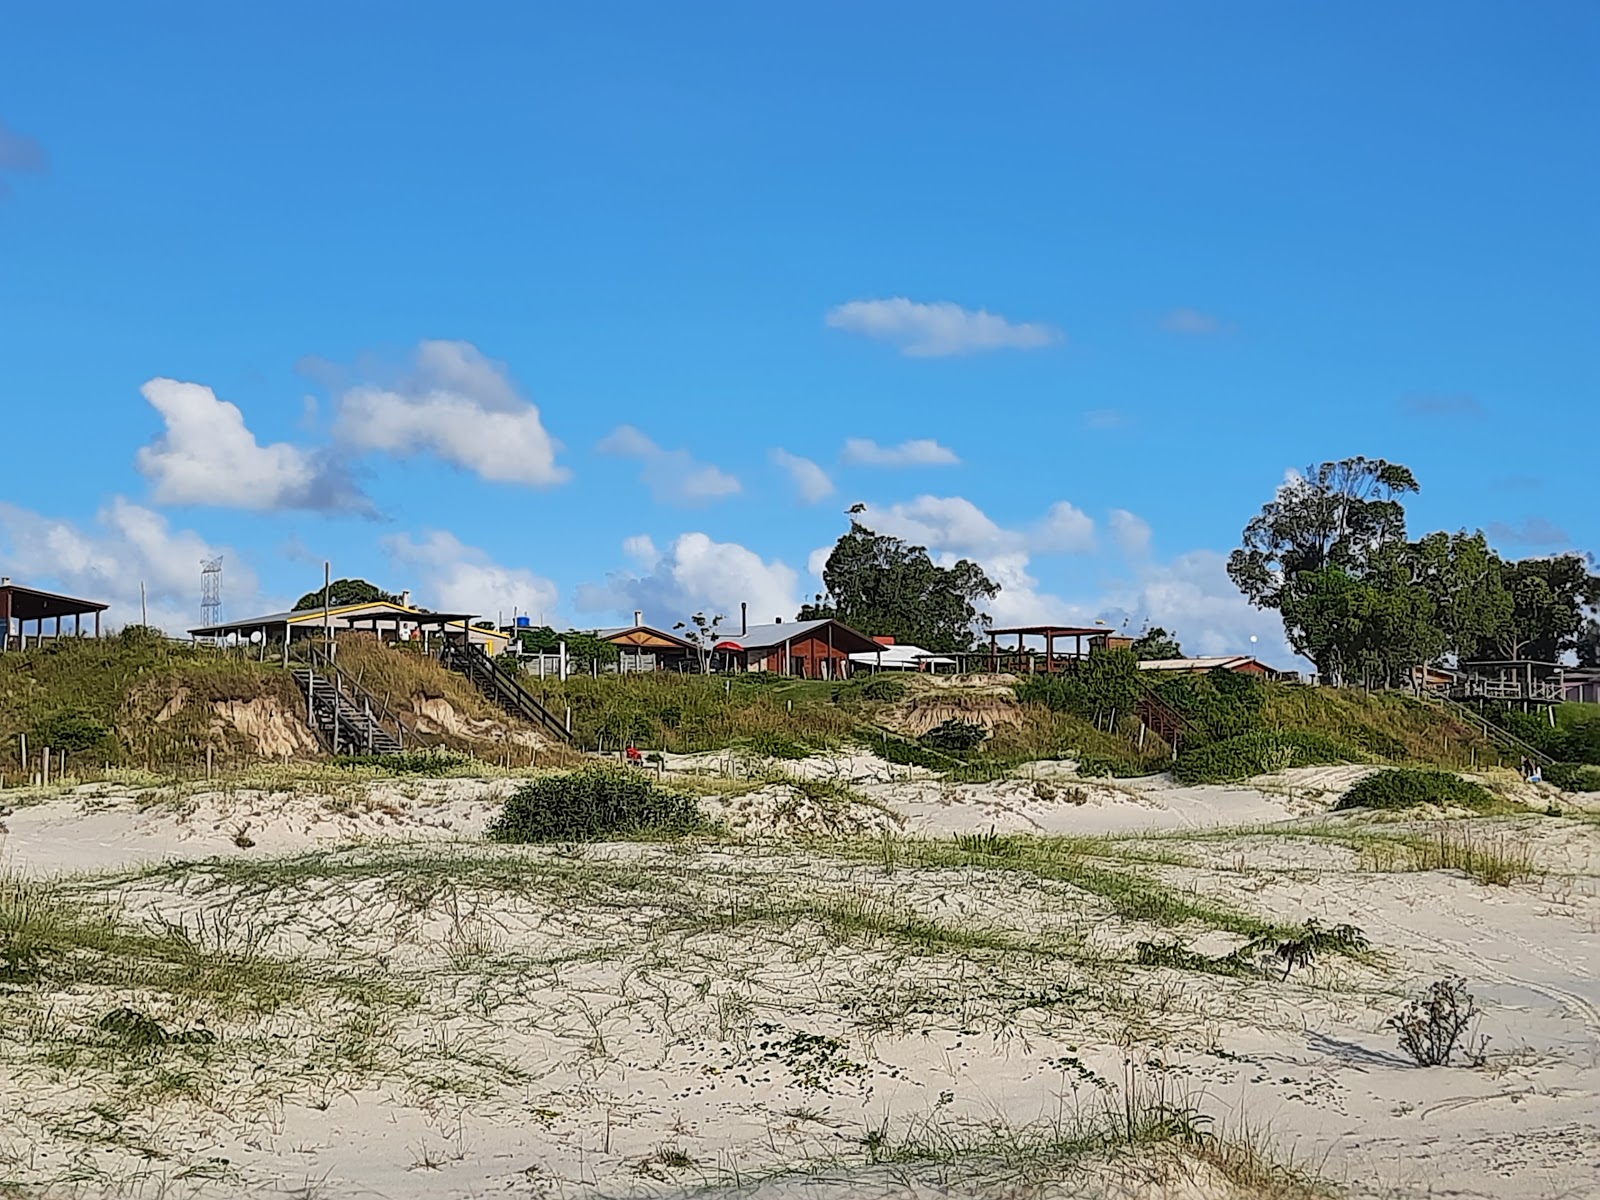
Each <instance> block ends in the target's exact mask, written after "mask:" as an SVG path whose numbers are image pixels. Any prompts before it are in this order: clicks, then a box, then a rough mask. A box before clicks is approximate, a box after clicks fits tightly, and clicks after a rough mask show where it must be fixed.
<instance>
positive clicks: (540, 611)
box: [383, 529, 560, 623]
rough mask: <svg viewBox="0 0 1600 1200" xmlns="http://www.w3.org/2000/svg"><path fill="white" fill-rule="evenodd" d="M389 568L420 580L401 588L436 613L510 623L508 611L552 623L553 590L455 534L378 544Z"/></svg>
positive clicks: (392, 539) (439, 533)
mask: <svg viewBox="0 0 1600 1200" xmlns="http://www.w3.org/2000/svg"><path fill="white" fill-rule="evenodd" d="M383 547H384V549H385V550H386V551H387V552H388V554H389V557H390V559H391V560H392V561H393V562H394V565H395V566H396V567H397V568H399V569H401V570H407V569H409V570H413V571H416V572H418V574H420V576H421V578H420V579H419V580H417V581H416V583H415V586H412V585H411V584H410V583H407V584H405V585H403V586H405V587H406V588H407V589H408V590H410V591H412V592H413V593H414V597H415V599H416V601H417V602H418V603H419V604H424V605H426V606H427V607H428V608H431V609H434V610H435V611H438V612H464V613H471V614H473V615H474V616H480V617H487V618H489V619H491V620H493V619H495V618H497V617H501V616H503V617H504V618H505V619H506V620H507V621H509V620H510V619H511V615H512V612H513V611H516V612H518V613H525V614H528V615H531V616H532V617H533V618H534V619H535V620H536V621H544V622H546V623H548V622H550V621H553V620H555V619H556V617H555V611H556V603H557V601H558V600H559V599H560V595H559V593H558V591H557V589H556V585H555V584H554V583H552V582H550V580H548V579H545V578H544V577H543V576H541V575H536V574H534V573H533V572H532V571H530V570H529V569H528V568H527V567H507V566H502V565H501V564H500V563H497V562H495V561H494V559H493V558H491V557H490V555H489V553H488V551H486V550H482V549H479V548H478V547H477V546H468V545H466V544H465V543H463V542H462V541H461V539H460V538H458V537H456V536H455V534H453V533H449V532H446V531H444V530H439V529H435V530H429V531H428V532H426V533H425V534H423V536H422V538H421V540H420V541H419V540H416V539H414V538H412V537H411V535H410V534H395V535H393V536H390V537H386V538H384V539H383Z"/></svg>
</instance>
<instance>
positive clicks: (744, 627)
mask: <svg viewBox="0 0 1600 1200" xmlns="http://www.w3.org/2000/svg"><path fill="white" fill-rule="evenodd" d="M749 632H750V606H749V605H748V604H746V603H745V602H744V601H743V600H741V601H739V636H740V637H743V636H744V635H745V634H747V633H749Z"/></svg>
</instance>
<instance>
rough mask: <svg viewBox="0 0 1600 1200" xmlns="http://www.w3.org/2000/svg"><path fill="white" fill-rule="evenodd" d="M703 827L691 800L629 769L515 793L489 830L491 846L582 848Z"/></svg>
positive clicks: (585, 771) (590, 770) (552, 778)
mask: <svg viewBox="0 0 1600 1200" xmlns="http://www.w3.org/2000/svg"><path fill="white" fill-rule="evenodd" d="M706 825H707V822H706V819H705V817H704V816H702V815H701V813H700V809H699V807H698V806H697V805H696V804H695V801H694V798H693V797H692V796H686V795H684V794H683V793H681V792H673V791H668V790H666V789H664V788H660V787H657V786H656V785H655V784H654V783H653V782H652V781H651V779H650V777H649V775H647V774H646V773H645V772H643V771H641V770H639V769H637V768H633V767H600V766H593V767H584V768H582V769H580V770H577V771H573V772H572V773H571V774H567V775H546V776H543V777H541V778H539V779H534V780H532V781H530V782H528V783H526V784H524V785H523V786H522V787H520V788H518V789H517V790H516V791H515V792H513V793H512V794H511V796H510V797H509V798H508V799H507V800H506V803H505V807H504V808H503V809H502V810H501V812H500V815H499V816H498V817H497V818H495V821H494V823H493V824H492V825H490V826H489V830H488V836H489V838H490V840H492V841H496V842H586V841H595V840H598V839H601V838H606V837H638V836H641V835H650V834H666V835H678V834H685V833H693V832H694V831H696V830H698V829H703V828H705V827H706Z"/></svg>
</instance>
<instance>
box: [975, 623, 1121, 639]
mask: <svg viewBox="0 0 1600 1200" xmlns="http://www.w3.org/2000/svg"><path fill="white" fill-rule="evenodd" d="M988 632H989V633H991V634H993V635H994V636H996V637H1001V636H1004V635H1006V634H1018V633H1020V634H1022V635H1023V636H1025V637H1026V636H1029V635H1034V636H1037V637H1045V636H1047V635H1048V636H1050V637H1109V636H1111V635H1112V634H1113V633H1115V632H1116V630H1115V629H1112V628H1111V626H1109V625H1013V626H1010V627H1009V628H1006V629H990V630H988Z"/></svg>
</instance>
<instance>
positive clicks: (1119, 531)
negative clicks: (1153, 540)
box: [1106, 508, 1151, 559]
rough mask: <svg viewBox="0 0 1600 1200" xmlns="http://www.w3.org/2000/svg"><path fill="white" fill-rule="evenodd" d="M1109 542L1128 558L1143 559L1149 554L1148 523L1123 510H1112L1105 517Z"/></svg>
mask: <svg viewBox="0 0 1600 1200" xmlns="http://www.w3.org/2000/svg"><path fill="white" fill-rule="evenodd" d="M1106 524H1107V525H1109V526H1110V527H1111V540H1112V541H1114V542H1116V544H1117V547H1118V549H1120V550H1121V551H1122V553H1123V554H1124V555H1126V556H1127V557H1128V558H1134V559H1139V558H1144V557H1145V556H1146V555H1148V554H1149V553H1150V533H1151V531H1150V523H1149V522H1148V521H1146V520H1145V519H1144V518H1143V517H1138V516H1135V515H1134V514H1133V513H1131V512H1129V511H1128V510H1127V509H1125V508H1113V509H1112V510H1111V512H1110V513H1109V514H1108V515H1107V517H1106Z"/></svg>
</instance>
